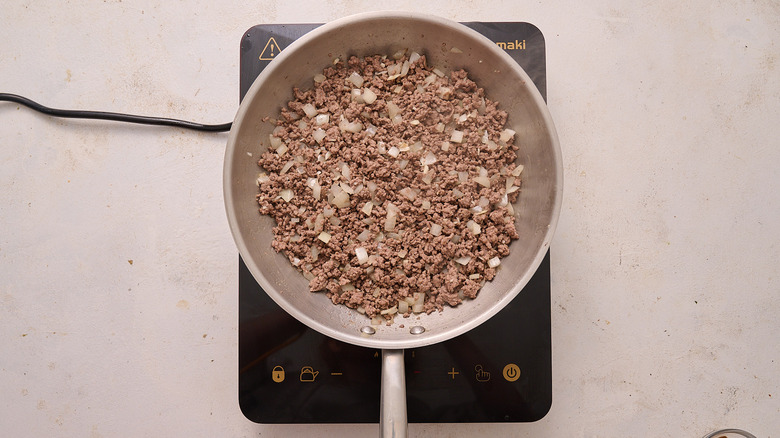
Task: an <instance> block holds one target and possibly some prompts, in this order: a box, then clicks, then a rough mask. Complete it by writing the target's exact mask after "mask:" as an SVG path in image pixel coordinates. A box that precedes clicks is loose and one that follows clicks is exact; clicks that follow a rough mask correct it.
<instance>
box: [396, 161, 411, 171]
mask: <svg viewBox="0 0 780 438" xmlns="http://www.w3.org/2000/svg"><path fill="white" fill-rule="evenodd" d="M407 164H409V160H401V161H399V162H398V168H399V169H401V170H403V169H404V168H405V167H406V165H407Z"/></svg>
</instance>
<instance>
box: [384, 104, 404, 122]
mask: <svg viewBox="0 0 780 438" xmlns="http://www.w3.org/2000/svg"><path fill="white" fill-rule="evenodd" d="M400 112H401V109H400V108H398V105H396V104H394V103H393V102H387V115H388V116H390V118H391V119H393V118H394V117H395V116H396V115H398V113H400Z"/></svg>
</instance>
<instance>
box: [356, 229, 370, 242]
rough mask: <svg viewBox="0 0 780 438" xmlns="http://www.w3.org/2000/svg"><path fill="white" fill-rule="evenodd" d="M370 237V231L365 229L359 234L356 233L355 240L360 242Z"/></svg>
mask: <svg viewBox="0 0 780 438" xmlns="http://www.w3.org/2000/svg"><path fill="white" fill-rule="evenodd" d="M370 237H371V232H370V231H369V230H368V229H365V230H363V231H362V232H361V233H360V234H358V235H357V240H359V241H361V242H365V241H366V240H368V239H369V238H370Z"/></svg>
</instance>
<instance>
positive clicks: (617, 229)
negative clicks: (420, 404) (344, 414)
mask: <svg viewBox="0 0 780 438" xmlns="http://www.w3.org/2000/svg"><path fill="white" fill-rule="evenodd" d="M633 3H640V2H633ZM642 3H645V2H642ZM729 3H731V2H724V3H712V2H709V1H692V2H652V4H649V5H646V6H638V7H637V6H629V5H627V4H626V2H619V1H606V0H602V1H588V2H570V4H567V5H552V4H542V3H541V2H527V1H522V2H511V1H505V2H493V3H492V4H490V5H485V4H483V3H480V2H471V1H468V2H448V1H432V2H428V4H426V3H425V2H406V1H386V2H383V3H382V7H383V8H384V9H408V10H416V11H421V12H430V13H437V14H440V15H443V16H444V17H446V18H450V19H454V20H462V21H480V20H481V21H491V20H493V21H527V22H530V23H533V24H535V25H536V26H537V27H539V28H540V29H541V31H542V32H543V34H544V35H545V37H546V46H547V60H548V70H547V71H548V76H547V78H548V103H549V107H550V111H551V112H552V115H553V118H554V120H555V122H556V125H557V129H558V134H559V137H560V140H561V146H562V150H563V157H564V161H565V196H564V203H563V210H562V215H561V219H560V225H559V228H558V232H557V234H556V237H555V240H554V242H553V245H552V268H551V269H552V302H553V304H552V306H553V308H552V324H553V406H552V409H551V411H550V413H549V414H548V415H547V416H546V417H545V418H544V419H542V420H541V421H538V422H536V423H531V424H501V425H489V426H487V427H486V426H484V425H480V424H466V425H451V424H450V425H411V426H410V434H411V436H433V437H445V436H446V437H449V436H483V435H484V434H485V433H487V434H489V435H495V436H518V437H540V436H551V437H564V436H565V437H570V436H572V437H618V436H620V437H623V436H637V437H641V436H676V437H683V436H685V437H701V436H703V435H704V434H706V433H708V432H710V431H713V430H715V429H718V428H722V427H740V428H743V429H746V430H748V431H750V432H752V433H753V434H755V435H756V436H758V437H770V436H777V435H778V431H780V343H778V332H780V319H778V314H780V298H779V297H778V292H779V291H780V275H779V273H780V269H778V267H780V221H778V218H780V171H778V169H780V59H779V57H780V46H779V44H780V8H778V6H777V4H776V3H774V2H772V1H771V0H768V1H757V2H749V3H740V4H739V5H731V4H729ZM374 5H375V3H374V2H368V1H344V2H336V3H335V4H334V5H332V6H325V2H302V1H298V2H285V1H265V2H256V4H254V5H250V4H249V3H247V2H238V1H230V2H207V1H197V2H187V3H186V4H185V3H179V2H159V1H121V0H120V1H119V2H116V1H108V2H106V1H104V2H71V3H62V4H57V5H55V3H52V2H22V1H12V2H5V3H4V5H3V7H2V14H0V92H12V93H17V94H22V95H25V96H28V97H30V98H32V99H34V100H38V101H40V102H41V103H43V104H46V105H50V106H54V107H60V108H80V109H95V110H106V111H117V112H130V113H140V114H147V115H157V116H164V117H173V118H183V119H187V120H195V121H201V122H205V123H223V122H228V121H231V120H232V118H233V116H234V114H235V111H236V109H237V107H238V60H239V47H238V45H239V41H240V38H241V36H242V34H243V32H244V31H245V30H247V29H248V28H250V27H251V26H253V25H255V24H260V23H274V22H276V23H283V22H322V21H329V20H332V19H335V18H338V17H341V16H344V15H348V14H350V13H353V12H358V11H362V10H367V9H376V8H377V6H374ZM226 139H227V135H226V134H200V133H194V132H190V131H184V130H181V129H171V128H158V127H145V126H131V125H123V124H117V123H111V122H91V121H74V120H59V119H51V118H48V117H46V116H43V115H39V114H36V113H33V112H32V111H30V110H27V109H25V108H19V107H18V106H17V105H14V104H7V103H0V223H2V224H3V231H2V232H0V333H1V334H2V340H0V351H2V354H0V394H2V397H0V429H1V430H3V431H4V432H3V434H4V435H5V436H14V437H40V436H47V437H55V436H56V437H72V436H81V437H138V436H165V437H174V436H182V437H214V436H230V437H243V436H247V437H249V436H269V437H270V436H292V435H300V434H306V435H308V436H310V437H320V436H332V435H338V436H366V435H368V436H372V435H375V434H376V432H377V431H378V428H377V426H376V425H353V426H341V425H333V426H321V425H318V426H266V425H258V424H254V423H251V422H250V421H248V420H246V419H245V418H244V417H243V415H242V414H241V412H240V411H239V409H238V399H237V373H238V372H237V325H238V323H237V303H238V300H237V255H236V254H237V251H236V249H235V246H234V244H233V241H232V238H231V236H230V232H229V229H228V225H227V221H226V217H225V213H224V208H223V203H222V180H221V178H222V160H223V153H224V147H225V143H226Z"/></svg>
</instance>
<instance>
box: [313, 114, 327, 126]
mask: <svg viewBox="0 0 780 438" xmlns="http://www.w3.org/2000/svg"><path fill="white" fill-rule="evenodd" d="M329 121H330V114H328V113H325V114H317V117H315V118H314V123H316V124H318V125H324V124H326V123H328V122H329Z"/></svg>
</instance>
